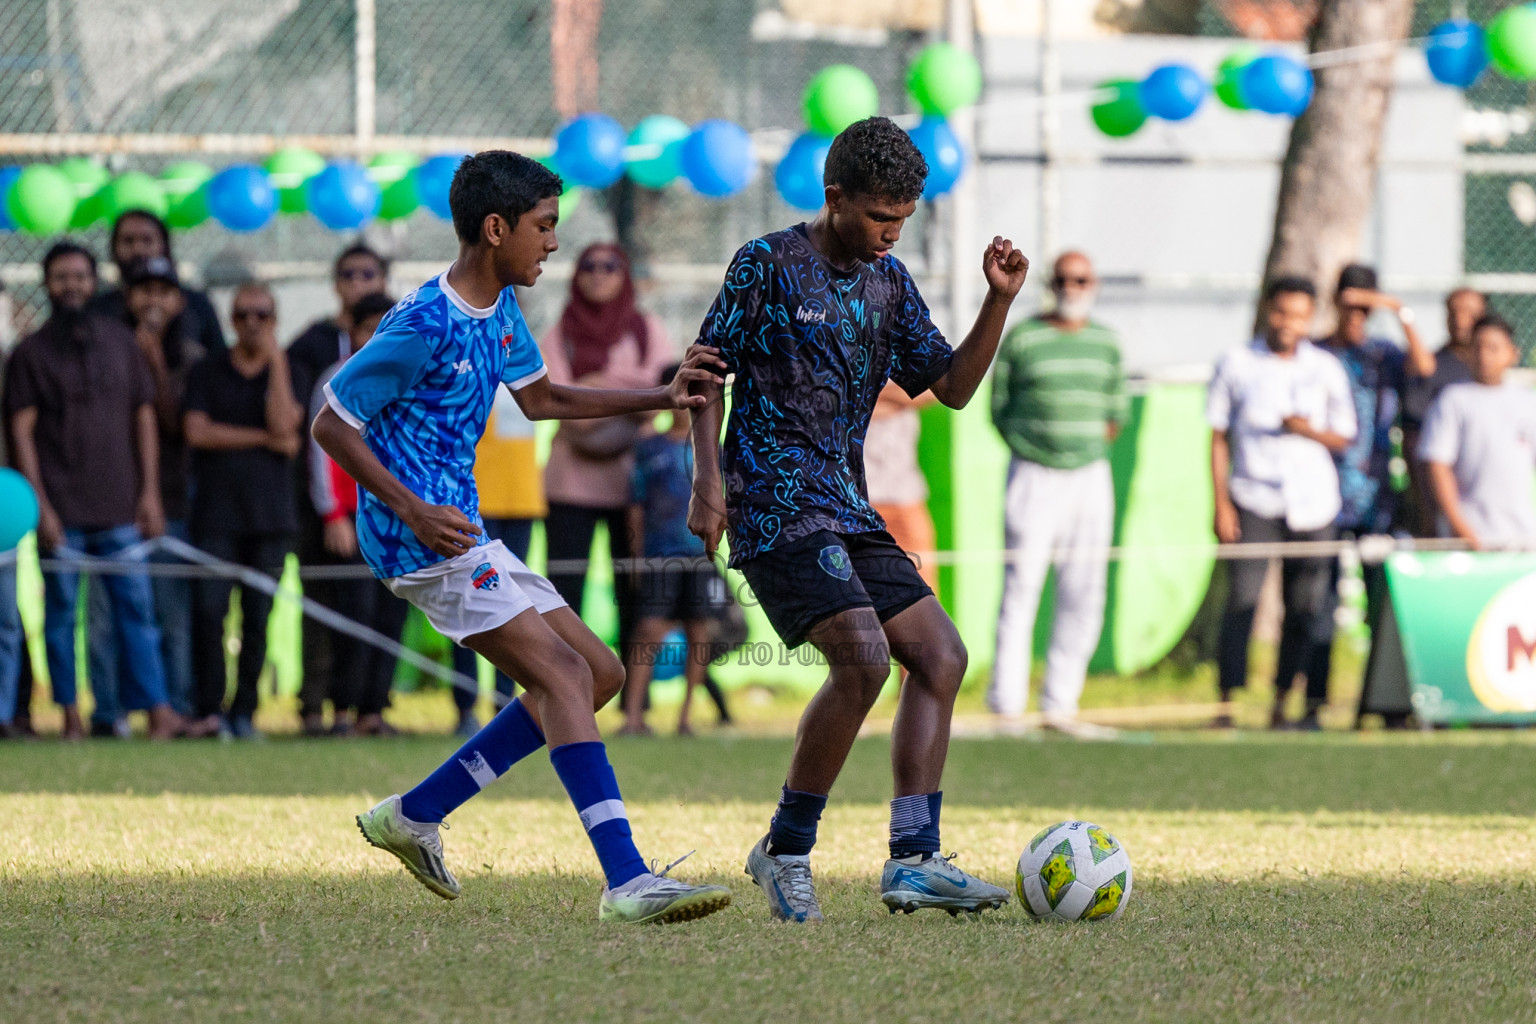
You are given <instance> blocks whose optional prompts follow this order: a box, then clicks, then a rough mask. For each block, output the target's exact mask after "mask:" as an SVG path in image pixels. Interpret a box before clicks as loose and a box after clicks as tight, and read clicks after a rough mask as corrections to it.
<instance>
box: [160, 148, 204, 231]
mask: <svg viewBox="0 0 1536 1024" xmlns="http://www.w3.org/2000/svg"><path fill="white" fill-rule="evenodd" d="M212 177H213V168H211V167H209V166H208V165H207V164H203V163H198V162H197V161H196V160H182V161H180V162H178V163H174V164H171V166H169V167H167V168H166V169H165V170H163V171H161V172H160V190H161V191H162V192H164V193H165V200H166V205H167V207H168V209H167V210H166V214H165V222H166V223H167V224H169V225H170V226H171V227H173V228H195V227H197V225H199V224H201V223H202V222H203V221H205V220H207V219H208V189H207V187H206V186H207V184H208V179H210V178H212Z"/></svg>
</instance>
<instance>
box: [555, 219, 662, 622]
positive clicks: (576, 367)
mask: <svg viewBox="0 0 1536 1024" xmlns="http://www.w3.org/2000/svg"><path fill="white" fill-rule="evenodd" d="M539 348H540V350H541V351H542V352H543V353H544V362H545V364H546V365H547V366H548V367H549V379H550V382H551V383H553V384H580V385H583V386H586V387H607V388H650V387H655V386H656V382H657V381H658V380H659V379H660V377H661V371H662V370H663V369H665V368H666V367H667V366H669V365H671V364H672V363H673V362H675V361H676V357H675V354H674V352H673V346H672V341H671V339H670V338H669V337H667V333H666V328H665V327H664V326H663V325H662V322H661V320H660V319H659V318H657V317H655V316H652V315H650V314H649V313H643V312H641V311H640V309H639V308H638V307H637V306H636V305H635V284H634V281H633V279H632V278H631V277H630V271H629V258H628V257H627V256H625V254H624V250H623V249H620V248H619V247H618V246H617V245H613V244H611V243H599V244H597V245H590V246H588V247H587V248H586V249H585V250H584V251H583V252H582V254H581V257H580V258H579V259H578V260H577V261H576V273H575V276H574V277H572V279H571V298H570V301H569V302H568V303H567V304H566V307H565V312H564V313H563V314H562V315H561V317H560V322H559V323H558V324H557V325H556V326H555V327H553V328H552V329H551V330H550V331H549V332H548V333H547V334H545V335H544V338H543V340H542V341H540V342H539ZM640 429H641V421H640V419H637V418H631V417H614V418H611V419H604V420H567V421H565V422H563V423H561V424H560V430H559V432H558V433H556V434H555V438H554V443H553V444H552V445H551V447H550V452H549V463H548V464H547V465H546V466H545V467H544V490H545V493H546V496H547V497H548V500H549V516H548V518H547V519H545V521H544V528H545V535H546V537H547V538H548V541H549V559H550V561H551V562H558V561H566V560H576V561H580V560H585V559H586V558H587V557H588V556H589V555H590V554H591V551H592V536H593V531H594V530H595V529H596V527H597V524H598V522H600V521H601V522H603V523H606V524H607V526H608V549H609V551H610V552H611V553H612V555H613V559H614V562H615V563H616V564H621V560H623V559H627V558H629V557H630V550H629V534H628V530H627V526H626V523H625V509H626V507H627V506H628V504H629V480H630V474H631V472H632V471H633V469H634V456H633V451H634V445H635V441H636V440H637V439H638V435H639V431H640ZM549 579H550V582H551V583H553V584H554V585H555V589H556V590H558V591H559V592H560V596H561V597H563V598H565V600H566V602H567V603H568V604H569V605H570V606H571V607H572V608H574V609H575V610H576V613H577V614H578V615H579V614H581V602H582V596H583V594H584V592H585V589H586V579H587V574H586V570H585V569H581V570H579V571H558V566H556V567H554V568H552V571H551V572H550V573H549ZM625 589H626V587H625V583H624V582H621V580H620V579H618V578H616V579H615V583H614V590H615V596H616V598H617V599H618V606H619V609H618V610H619V632H620V636H621V638H627V637H628V636H629V626H630V614H629V604H630V602H628V601H626V600H624V597H623V594H624V590H625Z"/></svg>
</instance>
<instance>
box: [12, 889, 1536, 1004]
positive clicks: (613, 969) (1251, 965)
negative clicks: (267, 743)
mask: <svg viewBox="0 0 1536 1024" xmlns="http://www.w3.org/2000/svg"><path fill="white" fill-rule="evenodd" d="M717 880H719V881H725V882H727V883H728V884H730V885H732V886H733V888H734V889H735V892H736V896H737V903H736V904H735V905H734V906H733V907H731V908H730V909H728V910H727V911H725V912H723V913H721V914H718V915H716V916H715V917H712V918H710V919H708V920H706V921H702V922H697V923H694V924H692V925H686V926H676V927H670V928H634V927H622V926H611V925H600V924H599V923H598V922H597V921H596V920H595V910H596V897H597V893H596V887H597V883H596V882H595V881H594V880H592V879H589V878H578V877H572V876H560V875H547V874H532V875H519V876H510V875H505V874H496V873H494V872H486V873H483V874H479V875H475V876H471V877H469V878H467V879H466V884H465V895H464V897H463V898H462V899H460V900H459V901H457V902H455V903H444V902H442V901H438V900H435V899H433V898H431V897H430V896H428V895H426V894H425V893H423V892H422V891H421V890H420V889H418V888H417V887H416V886H414V885H413V884H410V883H409V881H408V880H406V879H404V878H402V877H400V876H398V875H396V874H393V873H391V874H389V875H375V874H369V875H340V874H315V875H309V876H290V875H280V876H270V875H259V876H245V877H242V876H229V877H223V878H219V879H209V878H203V877H197V876H186V875H176V876H167V875H133V876H127V877H122V876H111V877H108V876H106V875H83V876H82V875H67V876H59V877H56V878H36V877H30V876H23V877H19V878H18V877H12V878H8V879H7V880H6V884H5V886H4V887H3V889H0V956H3V957H4V959H5V962H6V965H7V970H6V977H5V978H4V979H3V980H0V999H3V1002H4V1003H5V1004H6V1005H7V1006H8V1008H9V1009H10V1011H12V1013H14V1014H15V1015H14V1016H12V1014H11V1013H8V1014H7V1017H8V1019H14V1020H40V1019H44V1018H46V1019H50V1020H102V1019H112V1020H125V1021H141V1020H142V1021H155V1022H157V1024H159V1022H163V1021H166V1020H180V1019H187V1020H190V1019H199V1020H203V1019H241V1020H246V1019H256V1018H260V1019H279V1020H289V1019H292V1020H305V1021H317V1020H333V1019H334V1020H365V1019H373V1018H375V1017H377V1016H380V1015H387V1016H388V1019H391V1020H429V1019H430V1020H443V1021H457V1020H487V1019H495V1018H493V1017H492V1016H491V1015H492V1014H497V1015H498V1016H503V1015H505V1014H506V1012H507V1011H509V1010H511V1011H513V1012H514V1016H515V1017H516V1019H518V1020H525V1021H531V1020H556V1019H560V1020H584V1021H609V1020H612V1021H632V1020H649V1019H656V1020H669V1021H676V1020H686V1021H692V1020H709V1021H715V1022H720V1021H724V1022H732V1021H737V1020H742V1021H746V1020H759V1021H760V1020H764V1019H771V1018H772V1017H773V1016H774V1015H775V1014H778V1013H781V1012H782V1010H783V1007H784V999H785V993H786V992H793V994H794V1000H795V1003H796V1005H797V1006H798V1007H799V1008H800V1011H799V1013H798V1015H800V1016H801V1019H804V1020H808V1021H809V1020H816V1021H821V1020H860V1021H862V1020H870V1021H876V1020H930V1019H942V1020H949V1019H965V1020H967V1021H991V1020H1018V1019H1021V1018H1024V1017H1027V1018H1028V1019H1031V1020H1073V1021H1081V1020H1084V1019H1089V1015H1092V1014H1111V1013H1112V1014H1114V1015H1115V1016H1116V1018H1118V1017H1122V1016H1123V1017H1128V1018H1135V1019H1153V1018H1155V1019H1164V1020H1243V1021H1250V1022H1251V1021H1268V1020H1320V1021H1322V1020H1328V1021H1336V1020H1342V1019H1379V1018H1380V1017H1381V1016H1382V1015H1384V1014H1390V1019H1393V1020H1394V1021H1399V1022H1405V1021H1417V1020H1436V1021H1451V1020H1464V1019H1465V1020H1494V1019H1498V1020H1504V1019H1514V1018H1516V1017H1522V1018H1523V1017H1525V1016H1526V1015H1528V1013H1529V1010H1530V1000H1531V983H1530V981H1529V979H1528V976H1527V974H1526V972H1524V971H1523V969H1522V968H1521V965H1523V964H1526V963H1528V949H1529V942H1530V934H1529V933H1530V928H1529V925H1528V922H1529V921H1530V920H1532V919H1533V916H1536V889H1533V888H1532V887H1530V886H1528V885H1524V884H1517V883H1516V882H1515V881H1514V880H1510V881H1508V882H1504V881H1501V880H1497V879H1493V880H1482V881H1475V882H1463V883H1449V882H1432V883H1426V882H1424V881H1423V880H1411V879H1399V880H1393V881H1387V880H1370V881H1366V880H1347V879H1336V878H1328V877H1323V878H1313V879H1297V878H1294V877H1290V878H1283V879H1273V880H1265V879H1258V880H1251V881H1244V882H1216V881H1204V880H1195V881H1189V882H1183V883H1178V884H1171V883H1159V882H1157V881H1156V880H1152V881H1149V882H1143V883H1139V884H1138V885H1137V888H1136V891H1135V892H1134V894H1133V897H1132V902H1131V904H1130V905H1129V907H1128V908H1127V911H1126V914H1125V916H1124V917H1123V918H1122V919H1121V920H1119V921H1114V922H1109V923H1106V924H1100V925H1039V924H1033V923H1031V922H1030V921H1029V920H1028V919H1027V917H1026V916H1025V915H1024V914H1023V913H1022V912H1021V911H1020V910H1019V909H1018V908H1017V907H1010V908H1008V909H1007V910H1005V911H1002V912H999V913H995V914H989V915H987V916H985V917H984V918H982V919H980V920H968V919H965V918H961V919H958V920H955V919H950V918H948V917H947V916H945V915H943V914H941V913H937V912H931V913H922V914H918V915H915V916H912V917H905V916H898V917H894V918H892V917H889V916H887V915H886V914H885V912H884V910H883V908H882V907H880V906H879V904H878V903H877V902H876V900H875V898H874V894H873V892H872V881H873V880H872V879H869V878H865V879H858V880H850V879H836V878H829V879H825V880H824V881H823V884H822V893H823V897H824V900H823V902H824V906H825V908H826V911H827V918H828V920H827V923H826V924H825V925H824V926H821V927H817V928H796V927H792V926H784V925H775V924H772V923H770V922H769V921H767V920H766V907H765V905H764V902H763V900H762V898H761V896H759V895H758V894H757V893H756V891H755V890H753V889H752V888H751V887H750V885H748V884H746V883H744V882H743V881H742V880H741V879H740V878H739V877H736V878H730V879H717ZM962 1007H963V1011H962V1009H961V1008H962ZM1026 1010H1027V1012H1026ZM1367 1010H1369V1011H1370V1013H1371V1014H1372V1015H1371V1016H1370V1017H1369V1018H1367V1017H1366V1016H1365V1014H1366V1013H1367ZM957 1014H958V1016H957Z"/></svg>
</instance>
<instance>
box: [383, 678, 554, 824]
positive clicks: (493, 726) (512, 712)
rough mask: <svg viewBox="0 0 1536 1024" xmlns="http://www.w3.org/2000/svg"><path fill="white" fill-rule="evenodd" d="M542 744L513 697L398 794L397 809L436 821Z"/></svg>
mask: <svg viewBox="0 0 1536 1024" xmlns="http://www.w3.org/2000/svg"><path fill="white" fill-rule="evenodd" d="M543 745H544V734H543V733H542V732H540V731H539V727H538V726H537V725H535V724H534V722H533V716H532V715H530V714H529V713H528V709H527V708H525V707H523V702H522V701H521V700H514V701H513V702H512V703H510V704H508V705H507V706H506V707H504V708H502V709H501V711H500V713H498V714H497V715H496V717H495V718H493V719H491V720H490V721H489V722H487V723H486V726H485V728H483V729H481V730H480V731H479V732H477V733H475V735H474V736H472V737H470V739H469V742H467V743H465V744H464V745H463V746H462V747H460V748H459V749H458V750H457V751H455V752H454V755H453V756H452V757H450V758H449V759H448V760H446V761H444V762H443V763H442V766H441V767H439V768H438V769H437V770H436V771H435V772H433V773H432V774H431V775H428V776H427V777H426V778H425V779H423V780H422V781H421V784H420V785H418V786H417V787H416V788H415V789H413V790H411V791H410V792H409V793H407V794H405V796H403V797H401V798H400V813H401V814H404V815H405V816H406V817H407V818H410V819H411V820H412V821H428V822H430V821H442V820H443V819H444V818H446V817H448V815H449V814H450V813H451V812H452V811H453V810H454V809H455V808H457V807H458V806H459V805H461V804H463V803H464V802H465V801H466V800H468V799H469V798H470V797H472V796H474V795H475V794H476V793H478V792H480V791H481V790H482V789H484V788H485V787H486V786H489V785H490V784H491V783H493V782H495V781H496V780H497V779H499V778H501V776H503V775H505V774H506V773H507V769H508V768H511V767H512V766H513V765H514V764H516V763H517V762H519V761H521V760H522V759H523V758H525V757H527V756H528V755H529V754H531V753H533V752H534V751H535V750H538V749H539V748H540V747H542V746H543Z"/></svg>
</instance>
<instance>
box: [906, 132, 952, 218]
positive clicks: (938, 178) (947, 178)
mask: <svg viewBox="0 0 1536 1024" xmlns="http://www.w3.org/2000/svg"><path fill="white" fill-rule="evenodd" d="M907 134H908V135H910V136H912V141H913V142H914V143H916V144H917V150H918V152H919V153H922V154H923V159H924V160H926V161H927V162H928V180H927V182H925V183H924V185H923V198H924V199H937V198H938V197H939V196H941V195H943V194H944V193H946V192H948V191H949V190H950V189H952V188H954V187H955V182H957V181H959V180H960V174H961V172H963V171H964V170H965V147H963V146H961V145H960V140H959V139H958V138H956V137H955V133H954V130H953V129H951V128H950V127H949V122H948V121H946V120H945V119H944V118H943V117H940V116H937V115H935V116H932V117H925V118H923V119H922V121H921V122H919V124H918V125H917V127H916V128H913V129H912V130H911V131H910V132H908V133H907Z"/></svg>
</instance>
